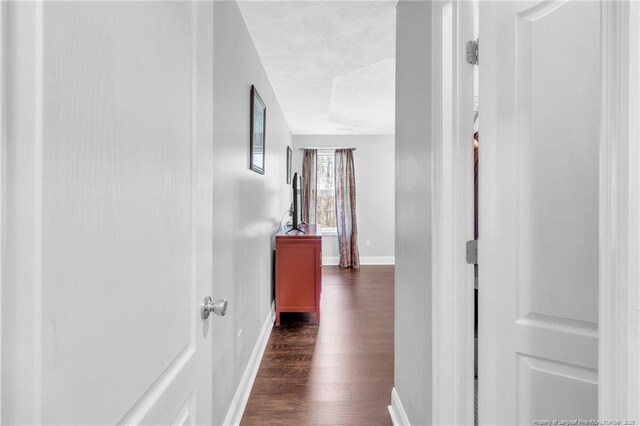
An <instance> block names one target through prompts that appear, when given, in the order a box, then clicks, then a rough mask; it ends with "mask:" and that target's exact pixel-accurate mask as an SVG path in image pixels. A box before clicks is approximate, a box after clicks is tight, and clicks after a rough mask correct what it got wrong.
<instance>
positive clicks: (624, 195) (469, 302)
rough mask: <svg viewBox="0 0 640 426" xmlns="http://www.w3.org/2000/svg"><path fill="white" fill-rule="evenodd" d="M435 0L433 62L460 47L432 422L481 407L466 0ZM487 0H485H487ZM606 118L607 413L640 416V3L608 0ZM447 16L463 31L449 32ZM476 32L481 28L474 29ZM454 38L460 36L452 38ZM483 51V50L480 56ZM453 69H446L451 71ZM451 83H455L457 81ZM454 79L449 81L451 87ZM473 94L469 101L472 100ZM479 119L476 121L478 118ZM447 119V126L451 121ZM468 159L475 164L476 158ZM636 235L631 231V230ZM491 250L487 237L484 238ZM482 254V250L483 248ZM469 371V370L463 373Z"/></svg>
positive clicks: (438, 126)
mask: <svg viewBox="0 0 640 426" xmlns="http://www.w3.org/2000/svg"><path fill="white" fill-rule="evenodd" d="M464 2H465V0H447V1H441V2H433V3H431V5H432V7H433V13H432V22H431V24H432V25H431V26H432V41H433V42H432V45H431V50H432V51H431V55H432V56H433V58H434V60H433V63H434V64H438V63H440V62H439V60H441V59H443V58H448V57H449V56H447V55H452V56H451V58H452V62H451V63H452V65H453V66H452V67H451V68H450V69H447V68H442V67H437V66H436V67H434V69H433V77H432V89H433V92H432V93H433V97H432V99H431V108H432V111H433V113H432V114H433V116H432V118H433V123H434V125H433V133H432V135H431V136H432V141H433V159H432V164H433V172H432V173H433V175H432V178H433V188H434V190H433V204H432V229H433V235H434V238H433V241H434V242H433V254H432V262H433V287H432V295H433V305H432V365H431V373H432V378H433V392H432V404H433V405H432V407H434V408H433V412H432V424H435V425H439V424H467V425H472V424H473V421H474V412H473V403H474V401H473V397H474V392H473V386H474V380H473V354H474V340H473V308H472V307H473V298H472V297H471V298H469V295H470V294H472V292H469V289H472V288H473V269H470V268H469V267H470V265H467V264H466V259H465V248H464V244H465V242H466V240H469V239H472V238H473V227H472V222H471V220H470V217H471V216H469V215H468V214H465V213H466V212H470V211H472V207H473V201H472V200H473V191H472V189H471V187H470V186H469V174H470V170H471V168H470V167H458V165H459V164H464V162H465V161H466V160H467V158H466V157H465V156H466V155H467V154H466V151H465V150H467V151H468V153H469V154H468V155H471V153H472V150H471V149H470V148H469V141H468V139H467V138H465V137H464V132H461V131H462V129H464V128H465V126H468V124H466V123H467V121H465V120H468V114H469V109H470V110H471V111H473V99H468V98H463V97H461V95H462V94H461V93H460V91H459V90H458V88H459V87H460V83H461V81H460V76H461V75H462V74H461V73H462V72H463V69H464V67H469V66H470V65H469V64H467V63H466V62H465V61H464V59H463V58H464V55H465V46H464V44H463V42H464V41H465V39H464V38H463V37H464V35H466V34H469V31H464V30H463V28H462V25H463V23H462V21H461V17H460V14H459V13H458V12H459V10H460V9H459V6H460V4H461V3H464ZM482 2H483V0H480V7H482ZM601 8H602V25H601V31H602V44H601V46H600V49H601V55H602V64H603V65H602V76H601V78H602V93H601V96H602V100H603V102H602V104H603V108H602V115H601V117H602V123H601V136H600V160H599V161H600V171H599V174H600V177H599V182H600V188H599V190H600V198H599V199H600V201H599V271H600V272H599V297H598V299H599V319H598V321H599V336H598V337H599V342H598V351H599V354H598V355H599V365H598V369H599V373H598V376H599V377H598V417H599V418H600V419H636V421H637V420H638V419H640V366H638V365H637V362H635V360H637V359H638V358H639V357H640V337H639V334H640V294H639V293H640V291H639V290H638V286H637V283H638V282H640V242H639V241H640V146H639V145H640V143H638V142H637V141H638V140H639V139H640V83H639V82H638V79H637V78H635V79H634V78H633V77H634V76H638V75H640V29H638V28H637V26H636V25H634V24H633V23H634V22H638V21H639V20H640V4H638V3H637V2H634V1H625V0H616V1H602V2H601ZM443 22H446V23H447V25H449V24H450V26H451V29H452V30H454V32H453V34H454V37H453V38H452V39H448V38H445V37H443V34H444V33H443ZM470 34H471V35H469V36H467V37H468V38H467V39H468V40H471V39H472V38H473V31H472V30H471V33H470ZM452 40H455V42H454V43H451V41H452ZM480 61H482V59H480ZM445 73H447V75H445ZM449 85H450V86H449ZM443 87H445V90H443V89H442V88H443ZM464 102H469V105H466V104H465V103H464ZM472 123H473V122H472V121H471V125H472ZM447 129H448V130H447ZM469 164H472V163H471V162H470V163H469ZM629 236H631V237H629ZM479 253H480V256H481V255H482V241H481V240H480V241H479ZM480 259H481V257H480ZM461 372H462V374H460V373H461Z"/></svg>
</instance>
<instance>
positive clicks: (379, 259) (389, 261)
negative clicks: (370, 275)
mask: <svg viewBox="0 0 640 426" xmlns="http://www.w3.org/2000/svg"><path fill="white" fill-rule="evenodd" d="M339 263H340V258H339V257H337V256H325V257H323V258H322V264H323V265H327V266H335V265H338V264H339ZM395 264H396V258H395V256H364V257H363V256H361V257H360V265H395Z"/></svg>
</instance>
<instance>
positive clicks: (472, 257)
mask: <svg viewBox="0 0 640 426" xmlns="http://www.w3.org/2000/svg"><path fill="white" fill-rule="evenodd" d="M467 263H469V264H471V265H477V264H478V240H470V241H467Z"/></svg>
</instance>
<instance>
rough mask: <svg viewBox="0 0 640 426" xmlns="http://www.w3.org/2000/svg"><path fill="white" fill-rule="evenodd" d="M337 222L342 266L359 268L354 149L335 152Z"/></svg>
mask: <svg viewBox="0 0 640 426" xmlns="http://www.w3.org/2000/svg"><path fill="white" fill-rule="evenodd" d="M334 176H335V180H336V222H337V230H338V248H339V251H340V267H342V268H348V267H350V266H351V267H353V268H359V267H360V254H359V253H358V225H357V221H356V176H355V172H354V167H353V150H351V149H337V150H336V152H335V175H334Z"/></svg>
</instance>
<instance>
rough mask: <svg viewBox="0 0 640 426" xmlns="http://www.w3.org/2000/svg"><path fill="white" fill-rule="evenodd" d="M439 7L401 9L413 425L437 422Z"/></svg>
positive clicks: (405, 313) (399, 295) (405, 396)
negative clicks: (434, 305)
mask: <svg viewBox="0 0 640 426" xmlns="http://www.w3.org/2000/svg"><path fill="white" fill-rule="evenodd" d="M430 8H431V6H430V3H429V2H416V1H411V0H401V1H400V2H399V4H398V8H397V11H396V16H397V18H396V19H397V22H396V28H397V39H396V43H397V45H396V274H395V383H394V387H395V390H396V392H397V394H398V397H399V398H400V400H401V402H402V405H403V407H404V410H405V413H406V416H407V417H408V420H409V421H410V423H411V424H415V425H426V424H430V423H431V392H432V388H431V280H432V279H431V263H432V262H431V255H432V250H431V243H432V236H431V151H432V149H431V144H432V142H431V120H430V118H431V108H430V105H429V98H430V93H431V86H430V84H431V83H430V82H431V62H430V59H429V55H430V50H431V35H430V25H429V23H430V22H431V9H430Z"/></svg>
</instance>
